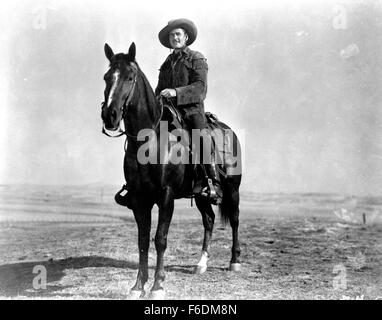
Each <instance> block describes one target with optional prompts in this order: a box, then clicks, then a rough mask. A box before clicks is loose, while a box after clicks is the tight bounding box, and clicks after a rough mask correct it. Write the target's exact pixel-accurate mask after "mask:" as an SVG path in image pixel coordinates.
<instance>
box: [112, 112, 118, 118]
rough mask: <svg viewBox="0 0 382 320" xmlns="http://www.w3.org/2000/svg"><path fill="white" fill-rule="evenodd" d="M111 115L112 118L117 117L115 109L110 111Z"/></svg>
mask: <svg viewBox="0 0 382 320" xmlns="http://www.w3.org/2000/svg"><path fill="white" fill-rule="evenodd" d="M111 116H112V117H113V118H117V111H115V110H113V111H112V112H111Z"/></svg>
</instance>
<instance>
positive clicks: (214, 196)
mask: <svg viewBox="0 0 382 320" xmlns="http://www.w3.org/2000/svg"><path fill="white" fill-rule="evenodd" d="M207 185H208V187H207V188H208V189H207V192H206V193H205V192H202V193H201V195H202V196H205V197H207V198H208V199H209V200H210V201H211V203H212V204H214V205H219V204H221V203H222V194H221V193H218V192H217V191H216V187H215V186H214V184H213V183H212V179H211V178H208V179H207Z"/></svg>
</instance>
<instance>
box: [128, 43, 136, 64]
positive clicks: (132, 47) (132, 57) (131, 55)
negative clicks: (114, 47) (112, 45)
mask: <svg viewBox="0 0 382 320" xmlns="http://www.w3.org/2000/svg"><path fill="white" fill-rule="evenodd" d="M135 53H136V48H135V43H134V42H132V43H131V45H130V48H129V53H128V55H129V58H130V60H131V61H134V60H135Z"/></svg>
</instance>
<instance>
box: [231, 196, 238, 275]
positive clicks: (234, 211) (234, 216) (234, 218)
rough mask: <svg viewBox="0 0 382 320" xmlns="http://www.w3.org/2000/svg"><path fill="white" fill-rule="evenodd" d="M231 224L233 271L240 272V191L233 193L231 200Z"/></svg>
mask: <svg viewBox="0 0 382 320" xmlns="http://www.w3.org/2000/svg"><path fill="white" fill-rule="evenodd" d="M230 201H231V203H230V206H229V207H230V215H229V222H230V225H231V228H232V256H231V263H230V270H231V271H240V260H239V257H240V243H239V191H233V192H232V197H231V199H230Z"/></svg>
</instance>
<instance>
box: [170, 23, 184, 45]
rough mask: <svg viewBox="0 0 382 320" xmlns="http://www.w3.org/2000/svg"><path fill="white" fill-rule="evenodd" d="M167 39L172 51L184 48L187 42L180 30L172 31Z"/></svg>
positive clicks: (182, 31)
mask: <svg viewBox="0 0 382 320" xmlns="http://www.w3.org/2000/svg"><path fill="white" fill-rule="evenodd" d="M169 38H170V39H169V40H170V45H171V47H172V48H173V49H182V48H183V47H185V46H186V43H187V40H188V36H187V34H186V32H185V31H184V30H183V29H181V28H178V29H174V30H172V31H171V32H170V35H169Z"/></svg>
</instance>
